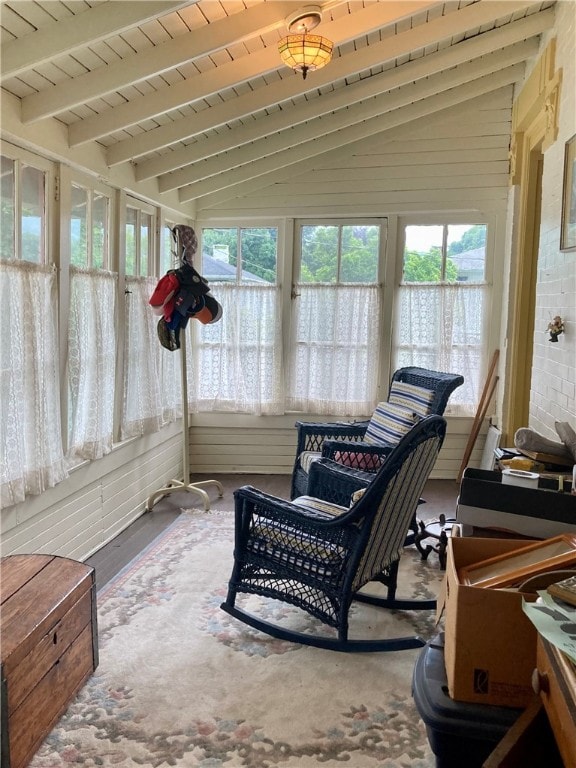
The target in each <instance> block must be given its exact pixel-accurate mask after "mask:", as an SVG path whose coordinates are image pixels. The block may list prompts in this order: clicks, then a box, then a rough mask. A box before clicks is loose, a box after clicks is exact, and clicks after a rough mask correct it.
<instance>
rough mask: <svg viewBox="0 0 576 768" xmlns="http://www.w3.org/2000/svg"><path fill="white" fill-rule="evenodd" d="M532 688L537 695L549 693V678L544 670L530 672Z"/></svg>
mask: <svg viewBox="0 0 576 768" xmlns="http://www.w3.org/2000/svg"><path fill="white" fill-rule="evenodd" d="M532 690H533V691H534V693H536V694H538V695H540V694H541V693H550V680H549V679H548V675H547V674H546V673H545V672H539V671H538V669H535V670H534V672H532Z"/></svg>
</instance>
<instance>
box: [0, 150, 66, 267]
mask: <svg viewBox="0 0 576 768" xmlns="http://www.w3.org/2000/svg"><path fill="white" fill-rule="evenodd" d="M0 154H2V155H3V156H4V157H6V158H8V159H9V160H12V161H13V162H14V165H15V168H16V173H15V174H14V177H15V178H14V222H13V224H14V256H13V257H12V258H14V259H16V260H19V261H27V259H22V257H21V255H20V256H19V255H18V253H19V252H21V246H22V166H29V167H31V168H35V169H36V170H38V171H41V172H42V173H44V178H45V183H44V220H43V243H42V255H43V258H42V260H41V261H40V262H38V261H31V262H30V263H31V264H43V265H48V264H50V263H51V262H52V263H54V261H55V259H54V258H52V259H50V254H54V253H55V246H56V240H55V230H56V227H54V226H53V221H54V217H55V208H54V197H55V195H56V178H57V166H56V163H54V162H53V161H52V160H49V159H47V158H45V157H43V156H42V155H37V154H35V153H34V152H30V151H29V150H26V149H21V148H20V147H17V146H16V145H14V144H10V142H6V141H3V142H2V147H1V151H0ZM2 258H4V257H2Z"/></svg>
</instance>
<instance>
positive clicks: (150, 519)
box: [86, 474, 459, 589]
mask: <svg viewBox="0 0 576 768" xmlns="http://www.w3.org/2000/svg"><path fill="white" fill-rule="evenodd" d="M210 479H214V480H218V482H220V483H221V484H222V487H223V489H224V495H223V497H222V498H218V493H217V489H216V488H215V487H209V486H208V487H205V490H206V491H207V493H208V495H209V496H210V508H211V509H214V510H218V509H221V510H230V511H232V510H233V509H234V497H233V493H234V491H235V490H236V488H239V487H240V486H243V485H253V486H254V487H255V488H258V489H259V490H261V491H265V492H266V493H271V494H273V495H275V496H280V497H282V498H286V499H287V498H288V497H289V494H290V476H289V475H247V474H242V475H236V474H234V475H232V474H230V475H214V476H212V477H209V476H207V475H192V477H191V478H190V482H192V483H195V482H201V481H204V480H210ZM458 490H459V486H458V484H457V483H456V482H455V481H454V480H429V481H428V483H427V484H426V488H425V493H424V494H423V498H424V499H425V500H426V503H425V504H422V505H421V506H420V508H419V511H418V517H419V518H420V519H423V520H433V519H435V518H438V516H439V515H440V514H441V513H443V514H445V515H446V517H453V516H455V514H456V499H457V496H458ZM192 508H199V509H202V508H203V502H202V499H201V498H200V496H199V495H196V494H195V493H192V492H187V491H178V492H174V493H172V494H169V495H168V496H165V497H164V498H162V499H160V500H159V501H157V502H156V504H155V505H154V507H153V509H152V510H151V511H150V512H145V513H144V514H143V515H142V516H141V517H139V518H138V519H137V520H135V521H134V522H133V523H132V524H131V525H130V526H128V528H126V529H125V530H124V531H122V533H120V534H119V535H118V536H116V538H115V539H113V540H112V541H111V542H110V543H109V544H107V545H106V546H104V547H102V549H100V550H98V552H96V553H95V554H94V555H92V556H91V557H90V558H88V559H87V560H86V563H87V564H88V565H91V566H93V567H94V568H95V570H96V588H97V589H101V588H102V587H103V586H105V584H107V583H108V582H109V581H110V579H112V578H113V577H114V576H115V575H116V574H117V573H118V572H119V571H121V570H122V568H124V567H125V566H126V565H127V564H128V563H129V562H130V561H131V560H133V559H134V558H135V557H136V556H137V555H138V554H139V553H140V552H141V551H142V550H143V549H145V547H147V546H148V544H150V542H152V541H153V540H154V539H155V538H156V537H157V536H158V535H160V534H161V533H162V531H163V530H165V529H166V528H167V527H168V526H169V525H170V524H171V523H172V522H173V521H174V520H175V519H176V518H177V517H178V516H179V515H180V514H181V512H182V510H183V509H192Z"/></svg>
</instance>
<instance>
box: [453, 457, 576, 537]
mask: <svg viewBox="0 0 576 768" xmlns="http://www.w3.org/2000/svg"><path fill="white" fill-rule="evenodd" d="M501 477H502V476H501V473H500V472H491V471H487V470H482V469H473V468H471V467H467V468H466V470H465V471H464V474H463V476H462V482H461V485H460V494H459V496H458V502H457V507H456V520H457V522H458V523H460V524H461V525H462V526H463V529H462V530H463V533H464V535H468V534H470V533H472V530H471V528H472V527H478V528H491V529H497V530H501V531H503V532H504V531H505V532H508V533H512V534H519V535H521V536H529V537H532V538H536V539H549V538H552V536H558V535H559V534H561V533H574V531H576V496H574V495H571V494H570V487H571V484H570V482H569V481H567V482H566V483H565V484H564V488H565V490H564V492H563V493H561V492H559V491H558V490H557V489H558V481H557V480H556V479H552V478H542V477H541V478H540V481H539V486H538V488H523V487H522V486H518V485H505V484H503V483H502V482H501Z"/></svg>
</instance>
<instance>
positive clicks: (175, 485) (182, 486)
mask: <svg viewBox="0 0 576 768" xmlns="http://www.w3.org/2000/svg"><path fill="white" fill-rule="evenodd" d="M180 355H181V360H182V365H181V372H182V463H183V467H182V472H183V477H184V479H186V478H188V479H190V465H189V455H188V378H187V370H186V332H185V329H184V328H181V329H180ZM211 485H215V486H216V488H217V489H218V498H220V499H221V498H222V496H224V488H223V486H222V483H219V482H218V480H202V481H201V482H199V483H187V482H183V481H182V480H170V482H169V484H168V485H167V486H166V487H165V488H159V489H158V490H157V491H155V492H154V493H153V494H151V495H150V496H149V497H148V501H147V502H146V511H147V512H149V511H150V510H151V509H152V507H153V506H154V504H155V503H156V501H157V500H158V499H159V498H160V497H161V496H166V495H167V494H169V493H175V492H176V491H178V492H180V491H189V492H190V493H197V494H198V495H199V496H200V497H201V498H202V501H203V502H204V511H205V512H207V511H208V510H209V509H210V497H209V496H208V494H207V493H206V491H205V490H204V488H203V486H211Z"/></svg>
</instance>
